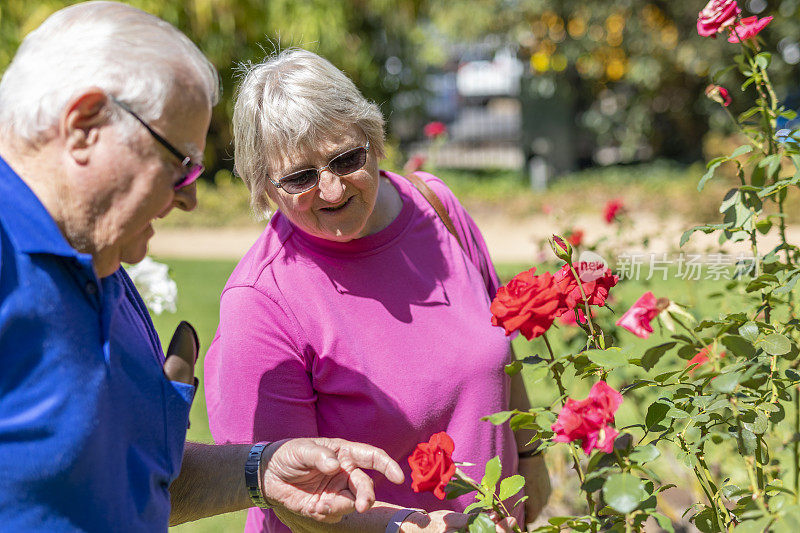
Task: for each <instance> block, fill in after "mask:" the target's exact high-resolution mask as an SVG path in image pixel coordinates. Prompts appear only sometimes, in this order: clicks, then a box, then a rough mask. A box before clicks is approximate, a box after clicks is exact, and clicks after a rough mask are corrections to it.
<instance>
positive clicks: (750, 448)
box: [736, 427, 758, 455]
mask: <svg viewBox="0 0 800 533" xmlns="http://www.w3.org/2000/svg"><path fill="white" fill-rule="evenodd" d="M736 442H737V444H738V445H739V453H740V454H742V455H754V454H755V453H756V447H757V446H758V439H757V438H756V436H755V434H754V433H753V432H752V431H750V430H749V429H747V428H744V427H743V428H742V429H741V430H740V431H739V435H737V439H736Z"/></svg>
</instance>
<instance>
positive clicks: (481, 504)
mask: <svg viewBox="0 0 800 533" xmlns="http://www.w3.org/2000/svg"><path fill="white" fill-rule="evenodd" d="M485 503H486V502H484V501H479V502H472V503H471V504H469V505H467V508H466V509H464V513H465V514H469V513H470V512H472V511H474V510H475V509H486V510H489V509H491V505H490V506H489V507H486V506H485ZM492 533H494V529H492Z"/></svg>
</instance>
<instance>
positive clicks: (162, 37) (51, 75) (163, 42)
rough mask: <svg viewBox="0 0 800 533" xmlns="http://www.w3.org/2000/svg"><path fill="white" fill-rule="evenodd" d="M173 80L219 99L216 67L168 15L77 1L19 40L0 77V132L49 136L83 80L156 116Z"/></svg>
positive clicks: (33, 138) (35, 138)
mask: <svg viewBox="0 0 800 533" xmlns="http://www.w3.org/2000/svg"><path fill="white" fill-rule="evenodd" d="M176 85H180V86H188V87H189V88H192V89H193V88H194V87H197V89H198V90H200V91H203V93H204V95H205V96H207V97H208V102H209V105H211V106H213V105H215V104H216V103H217V101H218V99H219V75H218V74H217V71H216V69H215V68H214V66H213V65H212V64H211V63H210V62H209V61H208V59H206V57H205V56H204V55H203V54H202V52H200V50H199V49H198V48H197V46H195V44H194V43H192V41H190V40H189V39H188V38H187V37H186V36H185V35H184V34H183V33H181V32H180V31H178V30H177V29H176V28H175V27H174V26H172V25H171V24H169V23H168V22H165V21H163V20H161V19H159V18H158V17H156V16H154V15H150V14H148V13H145V12H144V11H141V10H139V9H136V8H134V7H131V6H127V5H124V4H118V3H116V2H87V3H83V4H76V5H73V6H70V7H67V8H64V9H62V10H60V11H57V12H56V13H54V14H53V15H51V16H50V17H49V18H48V19H47V20H45V21H44V22H43V23H42V25H41V26H39V27H38V28H37V29H36V30H34V31H32V32H31V33H30V34H28V36H27V37H26V38H25V40H24V41H23V42H22V44H21V45H20V47H19V50H18V51H17V53H16V55H15V57H14V60H13V61H12V62H11V65H9V67H8V69H7V70H6V72H5V74H4V75H3V78H2V80H0V134H2V135H11V136H15V137H17V138H19V139H22V140H24V141H27V142H28V143H30V144H33V145H36V144H39V143H43V142H45V141H47V140H49V139H50V138H51V136H52V135H53V134H54V132H55V128H56V127H57V126H58V120H59V115H60V114H61V112H62V111H63V109H64V107H65V106H66V105H67V104H68V103H69V101H70V100H71V99H72V98H74V97H75V96H76V95H78V94H80V92H81V91H83V90H85V89H88V88H90V87H99V88H100V89H102V90H104V91H106V92H108V93H109V94H111V95H113V96H115V97H116V98H118V99H119V100H121V101H124V102H126V103H128V104H129V105H131V106H132V107H134V109H136V110H137V111H141V114H142V116H143V118H144V119H145V120H155V119H157V118H159V117H160V116H161V114H162V113H163V111H164V104H165V101H166V99H167V95H168V94H169V93H170V90H172V89H174V88H175V86H176ZM115 114H116V116H117V117H119V116H121V115H122V113H119V112H115ZM130 127H131V128H133V127H135V126H134V125H133V122H131V125H130ZM123 132H124V130H123Z"/></svg>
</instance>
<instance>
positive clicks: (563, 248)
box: [547, 235, 572, 265]
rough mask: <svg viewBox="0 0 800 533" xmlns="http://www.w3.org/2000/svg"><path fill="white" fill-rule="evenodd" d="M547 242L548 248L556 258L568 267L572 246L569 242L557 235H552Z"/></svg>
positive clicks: (570, 262) (570, 260) (570, 261)
mask: <svg viewBox="0 0 800 533" xmlns="http://www.w3.org/2000/svg"><path fill="white" fill-rule="evenodd" d="M547 242H549V243H550V248H552V250H553V253H554V254H556V257H558V258H559V259H561V260H562V261H564V262H566V263H567V264H568V265H571V264H572V245H571V244H570V243H569V242H567V241H566V240H565V239H564V238H563V237H559V236H558V235H553V236H552V237H551V238H550V239H548V240H547Z"/></svg>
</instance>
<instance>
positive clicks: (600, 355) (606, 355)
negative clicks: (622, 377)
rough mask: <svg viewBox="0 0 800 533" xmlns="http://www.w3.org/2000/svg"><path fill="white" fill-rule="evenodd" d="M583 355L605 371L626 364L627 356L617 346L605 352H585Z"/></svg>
mask: <svg viewBox="0 0 800 533" xmlns="http://www.w3.org/2000/svg"><path fill="white" fill-rule="evenodd" d="M583 355H585V356H586V357H588V358H589V361H591V362H592V363H594V364H596V365H598V366H601V367H603V368H605V369H611V368H616V367H619V366H624V365H626V364H628V355H627V353H626V351H623V350H622V349H620V348H619V347H617V346H613V347H611V348H608V349H606V350H586V351H585V352H583Z"/></svg>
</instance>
